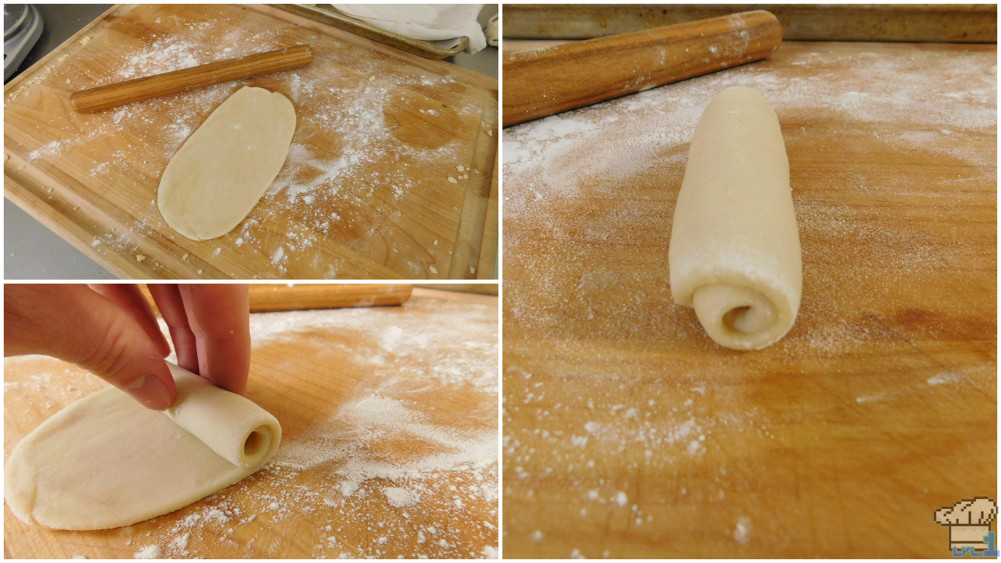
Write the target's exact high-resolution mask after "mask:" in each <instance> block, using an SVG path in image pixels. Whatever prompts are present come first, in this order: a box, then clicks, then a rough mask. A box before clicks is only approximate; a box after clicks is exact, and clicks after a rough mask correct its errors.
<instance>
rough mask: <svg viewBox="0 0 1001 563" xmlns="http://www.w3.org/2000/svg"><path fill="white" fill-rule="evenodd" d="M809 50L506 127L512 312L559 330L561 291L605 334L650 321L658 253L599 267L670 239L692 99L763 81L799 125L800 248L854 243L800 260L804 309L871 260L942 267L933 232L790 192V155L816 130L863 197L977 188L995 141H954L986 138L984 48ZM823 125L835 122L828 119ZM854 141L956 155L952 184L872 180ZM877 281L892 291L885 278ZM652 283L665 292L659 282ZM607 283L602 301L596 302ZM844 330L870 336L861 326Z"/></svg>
mask: <svg viewBox="0 0 1001 563" xmlns="http://www.w3.org/2000/svg"><path fill="white" fill-rule="evenodd" d="M818 45H819V46H818V47H817V49H821V50H822V52H812V51H808V50H806V48H804V47H802V46H798V47H796V48H792V47H791V46H788V47H783V48H782V49H780V50H779V51H778V52H776V53H775V54H774V55H773V60H774V61H776V63H775V64H774V65H773V64H771V62H770V61H765V62H761V63H755V64H751V65H746V66H741V67H737V68H733V69H729V70H727V71H725V72H720V73H715V74H711V75H706V76H702V77H697V78H693V79H690V80H685V81H682V82H679V83H675V84H671V85H667V86H664V87H662V88H657V89H654V90H650V91H647V92H643V93H639V94H635V95H631V96H626V97H623V98H619V99H616V100H612V101H608V102H605V103H601V104H597V105H594V106H589V107H585V108H582V109H578V110H575V111H570V112H566V113H561V114H558V115H554V116H550V117H547V118H544V119H540V120H537V121H534V122H529V123H525V124H521V125H518V126H515V127H511V128H508V129H506V130H505V140H504V182H505V186H506V189H505V190H504V219H505V224H507V225H510V227H509V228H508V229H506V233H505V244H504V252H505V259H506V262H505V266H506V267H507V268H508V270H510V271H511V272H513V273H515V274H516V275H514V276H512V280H513V281H514V283H511V284H510V285H509V286H508V287H507V288H506V289H507V292H508V295H509V297H510V298H511V299H506V300H505V307H508V308H509V312H510V313H511V318H512V320H513V322H515V323H518V324H519V325H521V326H523V327H524V328H525V329H528V330H531V329H533V328H534V329H540V330H551V331H553V332H554V333H557V334H558V333H565V332H567V331H568V329H566V328H564V327H565V323H564V322H563V320H564V319H565V318H566V316H567V313H566V311H565V309H564V307H563V306H562V304H560V300H562V299H563V298H565V296H567V295H577V304H578V307H576V308H575V310H574V311H573V314H574V315H575V316H577V317H578V318H581V317H582V318H583V319H585V320H591V319H594V323H593V325H594V326H592V327H591V328H592V329H593V328H595V326H597V327H607V329H608V332H609V333H610V334H611V333H613V332H614V331H613V330H612V327H611V326H609V325H611V324H612V323H616V322H618V320H619V319H622V318H625V319H635V318H637V316H640V317H646V316H652V315H649V314H647V315H644V314H643V312H644V310H647V309H649V308H651V307H652V306H654V303H655V302H656V298H655V297H654V296H653V295H652V294H651V293H650V292H651V288H652V287H657V286H659V285H661V282H658V281H657V280H666V279H667V272H666V261H664V262H665V264H663V265H660V264H658V263H656V262H655V261H652V260H650V261H649V263H648V264H647V266H648V268H657V269H659V271H655V272H653V273H652V274H651V275H646V273H647V272H645V271H644V270H639V269H638V270H637V271H616V270H612V269H610V268H609V267H608V266H605V267H604V268H602V265H603V264H613V263H615V262H617V261H621V260H622V256H624V255H626V256H629V258H630V260H629V261H630V262H637V261H639V260H642V259H644V258H643V257H644V256H646V255H644V254H642V253H637V254H635V255H634V254H629V252H630V251H631V249H632V248H634V247H636V246H637V245H638V244H641V241H642V243H645V244H647V245H657V244H659V242H658V241H661V240H662V241H663V247H664V248H666V247H667V236H666V235H663V236H658V234H657V231H658V228H659V230H668V231H669V227H670V213H669V211H661V210H667V209H668V207H669V205H668V203H669V201H668V198H666V197H665V196H666V195H667V194H669V193H675V191H676V187H672V186H665V185H663V180H662V179H663V178H677V184H678V185H680V179H681V177H682V175H683V173H684V166H685V161H686V157H687V152H688V142H689V141H690V139H691V136H692V132H693V131H694V127H695V123H696V121H697V119H698V117H699V116H700V114H701V112H702V110H703V109H704V107H705V105H706V104H707V103H708V100H709V99H710V98H711V97H712V93H714V92H718V91H721V90H723V89H725V88H727V87H731V86H738V85H740V86H749V87H752V88H755V89H756V90H758V91H760V92H762V93H763V94H764V95H765V97H766V98H767V99H768V100H769V102H770V103H771V104H772V105H773V106H774V107H775V110H776V112H777V113H778V115H779V118H780V122H786V123H788V122H800V123H805V124H806V125H804V126H802V127H799V128H795V129H791V128H789V127H787V128H786V129H785V130H784V131H783V134H784V136H785V137H786V144H787V146H788V147H789V151H790V155H792V156H791V158H793V162H792V168H793V175H794V179H793V180H794V185H793V191H794V204H795V206H796V211H797V216H798V220H799V224H800V230H801V238H802V241H803V256H804V258H805V259H807V258H809V260H808V262H809V261H810V260H813V259H816V260H818V261H820V262H827V261H829V260H830V261H837V262H844V260H846V259H848V258H847V257H846V255H845V252H844V247H843V245H832V244H830V241H832V240H833V241H847V240H851V241H853V242H854V243H855V244H854V247H855V248H856V249H857V250H858V251H857V252H853V253H851V256H850V259H851V260H852V261H853V263H855V264H858V265H859V266H860V267H854V268H826V269H823V270H822V271H821V270H811V267H812V265H811V264H810V263H805V264H804V289H803V294H804V296H806V297H804V304H803V309H802V310H801V311H800V315H801V320H808V319H810V318H818V317H822V316H825V315H829V311H825V310H818V309H817V303H816V302H815V297H813V296H816V295H817V294H818V293H820V292H822V291H823V288H824V287H832V286H843V285H846V284H851V283H853V282H859V281H865V279H864V278H865V276H867V275H868V273H869V272H870V271H871V270H870V269H869V268H871V267H879V268H881V269H882V270H881V271H883V272H886V273H887V274H888V275H889V276H891V277H892V276H897V277H898V278H899V279H900V280H901V281H903V280H905V279H908V277H909V276H910V275H911V274H912V273H913V272H916V271H919V270H921V269H928V268H933V267H937V266H939V265H940V264H941V262H942V258H943V253H944V252H946V251H947V250H946V249H947V248H950V247H949V246H948V245H944V244H943V243H942V241H939V240H935V239H934V238H932V237H930V236H927V235H924V234H922V233H921V232H917V233H915V232H913V231H908V232H902V231H896V230H890V229H887V228H886V226H885V224H883V223H882V222H881V221H880V217H879V215H878V214H871V215H864V216H861V217H860V216H859V214H858V213H857V212H854V211H855V210H854V209H853V208H849V207H848V206H846V205H844V204H836V203H832V202H831V201H828V200H826V199H825V198H823V197H822V194H821V195H813V194H804V193H797V192H796V184H795V180H796V178H795V176H796V174H797V173H798V172H799V171H800V170H802V169H804V168H805V167H807V164H803V163H801V162H796V161H795V154H796V150H797V148H798V147H799V146H800V145H802V144H803V143H806V142H808V141H809V140H810V139H811V138H812V137H813V138H815V137H814V136H815V135H818V134H819V135H828V136H830V142H831V143H838V144H841V145H843V147H844V151H843V152H844V154H845V159H846V161H845V162H844V164H843V166H842V170H841V171H840V173H839V174H838V175H836V176H832V177H831V180H830V181H831V186H830V188H831V189H836V190H841V191H845V190H847V191H851V192H855V193H858V194H859V195H860V197H866V198H870V199H871V198H879V197H895V198H902V197H913V198H921V200H923V201H922V204H929V205H932V204H936V202H945V201H949V202H953V201H963V200H964V199H967V200H969V201H971V202H973V201H977V200H976V199H975V198H976V197H977V195H978V194H973V193H968V194H967V193H964V192H965V190H964V189H962V188H963V186H964V184H965V183H967V182H979V183H984V182H990V183H994V182H995V175H996V155H995V150H994V147H993V144H990V145H986V144H983V143H981V144H976V143H971V142H969V141H968V140H967V141H966V142H964V139H968V138H969V136H981V137H982V136H990V137H991V138H993V136H994V135H995V130H996V126H997V111H996V104H995V100H996V92H997V90H996V84H995V82H996V76H995V74H993V73H985V72H984V69H985V68H986V69H991V68H994V67H993V64H994V61H993V58H994V53H992V52H989V51H984V52H979V51H971V52H956V51H951V52H948V53H942V52H937V51H934V50H927V49H923V48H920V47H915V46H912V45H901V46H887V45H881V48H882V49H884V50H881V51H880V52H878V53H877V52H869V51H866V48H865V46H864V45H861V46H855V47H848V48H845V47H843V46H842V47H841V48H839V49H838V50H831V51H826V50H823V44H818ZM779 61H781V66H780V64H779ZM790 68H794V69H796V70H795V72H793V71H791V70H789V69H790ZM844 68H855V69H857V72H853V73H852V75H851V80H850V81H846V80H845V79H844V78H845V75H844ZM929 76H934V77H935V79H934V80H929V79H928V77H929ZM830 123H836V124H837V126H836V129H832V127H831V125H830ZM814 124H815V125H814ZM901 124H903V127H901ZM901 129H904V132H903V133H902V134H899V131H900V130H901ZM832 132H833V133H836V135H834V136H832ZM825 138H827V137H825ZM854 138H859V139H864V140H865V141H866V143H867V144H866V145H865V146H867V147H871V143H873V142H876V143H878V144H879V145H880V147H881V149H882V151H884V153H883V154H884V155H887V154H888V155H889V156H888V157H886V156H884V158H891V159H896V160H905V161H913V162H914V163H915V165H916V166H920V165H922V163H923V164H925V165H927V164H928V163H937V164H938V165H944V166H956V167H957V171H958V173H957V175H956V177H954V178H948V177H944V176H943V178H942V179H941V180H940V181H941V182H942V183H943V185H944V186H947V187H949V188H951V189H929V188H928V185H927V183H922V182H916V181H915V177H914V176H913V175H892V174H883V175H872V174H870V168H867V167H866V165H867V162H868V161H869V160H870V159H871V154H869V153H871V152H872V151H871V149H866V150H867V151H868V152H860V151H861V150H862V149H857V148H856V147H855V144H853V142H852V140H853V139H854ZM859 146H861V144H859ZM655 181H656V182H659V184H657V185H654V183H653V182H655ZM853 212H854V213H853ZM848 217H850V219H849V218H848ZM540 241H546V242H545V243H540ZM553 241H558V244H555V245H554V244H553ZM547 248H549V249H556V248H558V249H559V251H558V253H556V252H553V251H548V250H546V249H547ZM647 260H649V258H647ZM582 262H586V263H587V264H589V265H590V266H589V267H590V270H591V271H587V270H588V268H585V267H584V266H581V265H580V264H581V263H582ZM595 264H597V265H598V266H595ZM863 266H864V267H863ZM596 268H597V269H596ZM891 281H893V280H892V279H891ZM629 282H634V283H635V287H636V291H635V292H632V293H631V294H630V300H628V301H626V300H623V299H621V298H617V302H615V303H614V304H610V303H609V302H608V299H607V298H608V296H609V295H612V294H611V293H609V289H608V288H609V287H610V286H612V287H614V285H615V284H619V285H621V284H623V283H629ZM574 286H575V287H574ZM663 289H666V288H663ZM877 289H878V290H880V291H884V292H893V291H895V290H894V288H893V286H892V285H884V286H883V287H880V288H877ZM657 293H663V291H662V289H661V288H659V287H657ZM603 294H604V296H605V299H603V300H599V299H598V297H600V296H602V295H603ZM612 305H614V307H613V306H612ZM656 306H657V307H660V308H662V309H664V311H663V312H662V313H661V312H658V313H657V314H658V315H661V316H666V317H668V318H675V319H678V318H679V317H681V318H687V316H686V315H684V314H680V315H679V314H678V310H677V309H675V308H674V307H672V306H671V305H670V304H660V303H656ZM603 307H604V308H603ZM615 307H617V309H616V308H615ZM836 321H837V319H835V322H834V325H833V326H836V325H837V322H836ZM650 322H656V321H650ZM801 324H802V323H801ZM831 327H832V324H830V323H829V324H828V325H827V331H828V334H826V335H820V336H819V337H818V343H824V342H828V343H830V344H832V345H834V346H837V340H838V338H837V336H838V335H835V334H833V333H832V332H831ZM619 328H624V329H625V330H628V327H619ZM692 328H693V327H692V325H691V323H688V322H684V321H682V320H677V321H676V322H674V323H670V322H668V321H666V320H665V321H662V322H660V323H659V324H656V325H654V326H648V327H644V329H653V330H658V331H660V333H661V334H663V335H666V336H672V337H674V338H677V339H687V338H689V337H690V336H691V335H692V334H693V332H692ZM846 328H847V327H846ZM694 334H698V333H697V332H695V333H694ZM841 336H844V337H846V338H862V339H863V341H864V340H865V339H866V335H865V334H842V335H841ZM834 352H835V353H836V352H837V351H836V350H835V351H834Z"/></svg>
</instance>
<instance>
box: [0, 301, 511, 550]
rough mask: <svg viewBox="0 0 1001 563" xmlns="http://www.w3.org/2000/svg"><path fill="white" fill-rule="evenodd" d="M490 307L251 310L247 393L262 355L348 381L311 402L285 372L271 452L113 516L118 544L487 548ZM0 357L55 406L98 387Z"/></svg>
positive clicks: (492, 445) (15, 390)
mask: <svg viewBox="0 0 1001 563" xmlns="http://www.w3.org/2000/svg"><path fill="white" fill-rule="evenodd" d="M497 321H498V319H497V309H496V305H491V304H488V303H476V302H474V303H467V302H461V301H453V300H445V299H436V298H429V297H424V296H414V297H413V298H412V299H411V300H410V301H408V302H407V303H406V304H404V305H403V306H400V307H376V308H348V309H333V310H315V311H294V312H279V313H258V314H253V315H251V334H252V341H253V346H254V353H255V354H263V355H260V356H258V360H257V362H258V363H254V362H252V371H251V382H250V387H251V392H253V387H254V383H253V377H254V369H255V368H254V367H253V366H257V365H259V363H260V362H265V363H267V362H272V364H271V367H270V369H272V370H278V371H277V372H276V373H278V375H279V376H280V375H281V373H282V372H281V370H288V371H289V372H290V373H291V372H295V371H298V372H303V371H304V370H308V371H310V372H311V373H313V376H312V377H317V378H340V379H342V380H343V381H344V385H337V386H334V388H337V389H339V391H338V392H337V393H332V396H330V397H329V398H327V399H325V400H328V401H329V407H327V408H326V412H324V413H323V414H319V413H317V412H315V411H307V410H303V409H300V408H299V407H300V406H301V403H300V402H299V401H297V400H296V399H295V398H294V397H295V395H296V394H297V393H300V394H302V393H306V394H308V393H311V391H310V390H309V389H302V388H298V387H297V386H296V385H295V384H290V385H289V389H288V393H289V395H290V396H291V397H293V398H292V399H291V400H292V401H293V402H294V403H295V404H294V405H289V406H290V409H288V410H285V411H281V412H276V415H277V416H279V417H280V419H281V421H282V425H283V437H282V443H281V446H280V448H279V450H278V452H277V454H276V456H275V458H274V459H273V460H272V461H271V462H270V463H269V464H268V465H267V466H266V467H265V468H264V469H262V470H260V471H258V472H257V473H255V474H254V475H252V476H250V477H248V478H247V479H246V480H245V481H244V482H241V483H239V484H237V485H235V486H233V487H230V488H227V489H224V490H222V491H220V492H219V493H216V494H214V495H212V496H210V497H208V498H206V499H204V500H202V501H199V502H196V503H194V504H193V505H191V506H189V507H186V508H184V509H181V510H179V511H177V512H174V513H171V514H168V515H164V516H161V517H158V518H155V519H153V520H150V521H148V522H141V523H138V524H134V525H132V526H128V527H125V528H122V529H120V531H119V537H120V538H121V540H122V542H124V543H125V546H127V547H125V548H124V549H125V550H126V551H122V553H121V555H124V556H132V555H133V554H136V555H148V556H153V557H167V558H177V557H195V558H197V557H211V556H213V554H218V553H227V554H230V556H237V557H251V556H257V557H262V556H263V557H283V556H287V555H288V553H290V550H293V551H295V552H297V553H302V554H303V556H304V557H316V558H345V557H349V558H355V557H368V558H372V557H394V558H395V557H397V556H400V557H406V558H452V559H460V558H483V557H491V556H493V557H496V553H497V545H498V527H497V517H498V503H499V498H498V441H497V393H498V381H497V365H498V353H499V350H498V335H497V327H498V322H497ZM161 327H162V328H166V327H165V325H163V323H162V320H161ZM290 345H294V346H295V347H296V348H295V349H296V350H298V351H299V352H295V353H289V352H287V350H288V349H287V348H286V347H287V346H290ZM265 350H268V351H266V352H265ZM283 354H289V357H288V360H287V361H286V360H283V359H282V358H283ZM263 358H270V360H265V359H263ZM168 359H169V360H173V359H174V356H173V355H171V357H169V358H168ZM4 363H5V366H6V368H7V371H8V372H14V371H17V372H19V373H21V372H24V373H31V374H32V375H31V376H30V377H19V378H18V379H17V380H15V381H5V385H4V392H5V395H8V397H7V399H8V400H12V397H13V395H11V394H17V395H21V394H23V396H24V397H28V396H31V395H36V396H37V395H39V394H52V393H55V394H56V395H54V396H55V397H56V398H57V399H58V400H57V401H56V402H57V403H58V404H56V405H53V406H52V412H55V411H56V410H58V409H59V408H61V406H62V405H65V404H68V403H69V402H71V401H72V400H74V399H76V398H80V397H82V396H84V395H86V394H87V393H89V392H91V391H93V390H95V389H99V388H101V387H103V385H102V384H100V383H98V382H97V381H96V379H97V378H93V377H87V375H86V374H85V373H84V372H82V370H80V369H78V368H75V367H73V366H68V365H67V364H64V363H62V362H58V361H56V360H53V359H51V358H44V357H40V356H29V357H24V358H7V359H5V361H4ZM258 369H267V368H258ZM67 381H68V382H71V383H72V385H70V386H67V385H66V382H67ZM300 381H301V380H300ZM77 382H79V384H77ZM319 388H320V387H317V389H319ZM63 391H65V392H66V395H65V396H63V395H62V394H60V393H62V392H63ZM306 402H308V401H306ZM9 404H11V403H8V405H9ZM14 404H20V403H17V402H15V403H14ZM312 404H313V405H314V406H315V405H317V404H319V403H318V402H317V401H315V400H314V401H313V402H312ZM435 405H437V406H435ZM8 408H9V407H8ZM12 412H13V411H12ZM6 446H7V447H8V448H12V447H13V444H6ZM122 542H113V543H116V544H117V543H122ZM292 545H294V546H295V547H294V548H292V547H290V546H292ZM220 550H221V551H220Z"/></svg>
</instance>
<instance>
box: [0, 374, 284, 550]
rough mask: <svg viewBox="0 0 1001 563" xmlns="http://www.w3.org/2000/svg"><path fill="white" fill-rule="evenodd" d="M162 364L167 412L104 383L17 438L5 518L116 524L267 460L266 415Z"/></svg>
mask: <svg viewBox="0 0 1001 563" xmlns="http://www.w3.org/2000/svg"><path fill="white" fill-rule="evenodd" d="M168 366H169V367H170V370H171V372H172V373H173V374H174V379H175V382H176V383H177V388H178V399H177V401H175V403H174V405H173V406H172V407H171V408H170V409H169V410H168V411H166V412H162V413H161V412H158V411H153V410H150V409H147V408H145V407H143V406H142V405H140V404H139V403H138V402H136V401H135V400H134V399H132V398H131V397H130V396H128V395H126V394H125V393H123V392H122V391H121V390H119V389H115V388H113V387H112V388H108V389H104V390H103V391H98V392H97V393H94V394H92V395H89V396H87V397H84V398H83V399H80V400H79V401H77V402H75V403H73V404H71V405H70V406H68V407H66V408H65V409H63V410H61V411H59V412H57V413H56V414H54V415H52V417H51V418H49V419H48V420H46V421H45V422H43V423H42V424H41V425H39V426H38V427H37V428H35V429H34V430H33V431H32V432H31V433H30V434H28V435H27V436H26V437H25V438H24V439H23V440H21V441H20V442H19V443H18V444H17V446H16V447H15V448H14V450H13V451H12V452H11V454H10V457H9V458H8V459H7V463H6V465H5V466H4V497H5V499H6V500H7V505H8V506H9V507H10V509H11V511H12V512H13V513H14V515H15V516H17V517H18V518H20V519H21V520H23V521H25V522H29V523H37V524H40V525H42V526H45V527H47V528H55V529H62V530H98V529H105V528H115V527H118V526H126V525H129V524H134V523H136V522H140V521H142V520H146V519H149V518H153V517H154V516H159V515H161V514H166V513H168V512H172V511H174V510H177V509H179V508H183V507H185V506H187V505H189V504H191V503H193V502H195V501H197V500H199V499H202V498H204V497H206V496H208V495H210V494H212V493H214V492H216V491H219V490H221V489H223V488H225V487H228V486H229V485H232V484H233V483H236V482H237V481H240V480H241V479H243V478H244V477H247V476H248V475H250V474H251V473H254V472H255V471H257V470H258V469H260V468H261V467H263V466H264V464H265V463H267V462H268V461H269V460H270V459H271V457H272V456H273V455H274V453H275V452H276V451H277V450H278V444H279V443H280V442H281V426H280V425H279V424H278V420H277V419H275V417H274V416H272V415H271V414H269V413H268V412H267V411H265V410H264V409H262V408H261V407H259V406H258V405H256V404H254V403H253V402H252V401H250V400H249V399H247V398H245V397H242V396H240V395H236V394H234V393H230V392H229V391H224V390H222V389H219V388H217V387H215V386H213V385H211V384H209V383H207V382H205V381H204V380H203V379H202V378H200V377H198V376H197V375H194V374H192V373H191V372H188V371H186V370H183V369H181V368H179V367H177V366H174V365H171V364H168ZM165 415H166V416H165ZM255 433H257V434H255ZM251 435H254V436H257V437H256V438H250V436H251ZM258 446H260V447H258ZM248 449H249V451H247V450H248ZM244 454H246V455H244Z"/></svg>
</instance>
